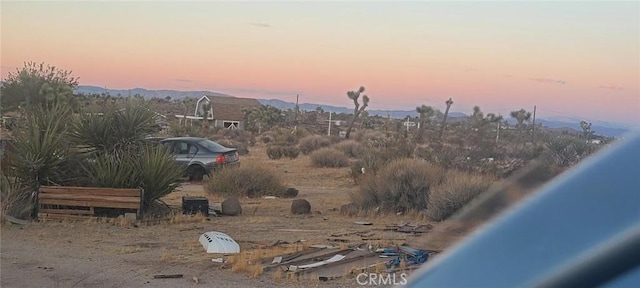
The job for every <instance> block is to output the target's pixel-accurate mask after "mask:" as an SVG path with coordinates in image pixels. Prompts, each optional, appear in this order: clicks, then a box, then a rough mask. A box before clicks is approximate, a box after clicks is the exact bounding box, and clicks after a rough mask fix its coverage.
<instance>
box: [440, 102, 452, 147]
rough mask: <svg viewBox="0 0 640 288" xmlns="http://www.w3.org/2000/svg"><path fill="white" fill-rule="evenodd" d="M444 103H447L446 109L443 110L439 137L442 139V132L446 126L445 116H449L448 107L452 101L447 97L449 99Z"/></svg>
mask: <svg viewBox="0 0 640 288" xmlns="http://www.w3.org/2000/svg"><path fill="white" fill-rule="evenodd" d="M444 103H445V104H447V109H446V110H444V117H443V118H442V126H441V127H440V139H442V135H443V134H444V128H445V126H447V116H449V108H451V105H452V104H453V101H452V100H451V98H449V100H447V102H444Z"/></svg>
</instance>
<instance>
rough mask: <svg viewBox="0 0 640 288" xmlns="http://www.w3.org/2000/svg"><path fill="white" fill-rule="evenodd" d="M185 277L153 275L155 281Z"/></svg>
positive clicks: (180, 275)
mask: <svg viewBox="0 0 640 288" xmlns="http://www.w3.org/2000/svg"><path fill="white" fill-rule="evenodd" d="M182 277H184V275H182V274H158V275H153V279H173V278H182Z"/></svg>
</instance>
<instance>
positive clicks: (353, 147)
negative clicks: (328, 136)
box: [333, 140, 365, 158]
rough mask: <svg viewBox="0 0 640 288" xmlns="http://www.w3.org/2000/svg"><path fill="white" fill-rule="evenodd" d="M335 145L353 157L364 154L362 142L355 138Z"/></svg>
mask: <svg viewBox="0 0 640 288" xmlns="http://www.w3.org/2000/svg"><path fill="white" fill-rule="evenodd" d="M333 147H334V148H335V149H337V150H340V151H342V152H343V153H344V154H345V155H347V156H349V157H351V158H358V157H360V155H362V154H363V153H364V150H365V148H364V147H363V146H362V144H360V143H358V142H356V141H354V140H347V141H342V142H340V143H337V144H335V145H333Z"/></svg>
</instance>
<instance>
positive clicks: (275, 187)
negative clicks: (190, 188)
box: [204, 165, 286, 198]
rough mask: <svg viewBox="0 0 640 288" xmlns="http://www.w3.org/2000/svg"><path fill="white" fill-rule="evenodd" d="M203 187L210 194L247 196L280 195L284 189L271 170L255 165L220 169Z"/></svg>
mask: <svg viewBox="0 0 640 288" xmlns="http://www.w3.org/2000/svg"><path fill="white" fill-rule="evenodd" d="M204 188H205V191H206V192H207V193H209V194H212V195H222V196H231V195H232V196H236V197H249V198H254V197H261V196H265V195H273V196H280V195H281V194H283V193H284V192H285V190H286V187H285V186H284V184H282V182H281V180H280V178H279V177H278V176H277V175H276V174H275V173H274V172H273V171H271V170H269V169H267V168H264V167H261V166H256V165H251V166H249V165H242V166H240V167H234V168H228V169H222V170H220V171H218V172H216V175H215V177H211V178H210V179H209V180H208V181H207V182H205V183H204Z"/></svg>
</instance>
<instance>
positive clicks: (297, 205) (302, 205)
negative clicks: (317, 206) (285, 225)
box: [291, 199, 311, 214]
mask: <svg viewBox="0 0 640 288" xmlns="http://www.w3.org/2000/svg"><path fill="white" fill-rule="evenodd" d="M291 214H311V203H309V201H307V200H306V199H296V200H293V202H291Z"/></svg>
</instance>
